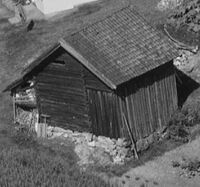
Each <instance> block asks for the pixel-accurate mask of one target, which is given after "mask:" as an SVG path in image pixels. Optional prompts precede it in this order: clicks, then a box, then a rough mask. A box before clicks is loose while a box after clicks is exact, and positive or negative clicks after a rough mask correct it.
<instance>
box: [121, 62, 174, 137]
mask: <svg viewBox="0 0 200 187" xmlns="http://www.w3.org/2000/svg"><path fill="white" fill-rule="evenodd" d="M120 89H121V92H123V93H118V94H119V95H121V96H122V95H124V96H125V97H124V99H122V101H121V102H122V106H123V107H122V112H124V113H125V116H126V118H127V120H128V122H129V124H130V126H131V129H132V132H133V135H134V137H135V139H141V138H143V137H146V136H148V135H150V134H151V133H152V132H153V131H155V130H156V129H159V128H161V127H162V126H164V125H166V123H167V122H168V121H169V119H170V116H171V115H172V114H173V112H174V111H175V110H176V108H177V91H176V80H175V74H174V67H173V64H172V63H168V64H166V65H164V66H162V67H160V68H157V69H156V70H154V71H152V72H150V73H147V74H145V75H144V76H141V77H140V78H138V79H135V80H133V81H131V82H129V83H128V84H126V85H123V87H122V88H120ZM118 92H119V91H118ZM122 98H123V97H122ZM123 129H125V128H123ZM123 135H124V136H127V132H124V133H123Z"/></svg>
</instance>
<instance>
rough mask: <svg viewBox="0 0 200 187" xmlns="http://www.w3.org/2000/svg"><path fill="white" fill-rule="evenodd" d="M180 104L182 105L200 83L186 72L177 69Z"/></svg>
mask: <svg viewBox="0 0 200 187" xmlns="http://www.w3.org/2000/svg"><path fill="white" fill-rule="evenodd" d="M176 75H177V94H178V106H179V107H182V106H183V104H184V103H185V101H186V100H187V98H188V96H189V95H190V94H191V93H192V92H193V91H194V90H196V89H198V88H199V86H200V85H199V83H197V82H196V81H195V80H193V79H192V78H190V77H189V76H187V75H186V74H185V73H184V72H182V71H180V70H178V69H176Z"/></svg>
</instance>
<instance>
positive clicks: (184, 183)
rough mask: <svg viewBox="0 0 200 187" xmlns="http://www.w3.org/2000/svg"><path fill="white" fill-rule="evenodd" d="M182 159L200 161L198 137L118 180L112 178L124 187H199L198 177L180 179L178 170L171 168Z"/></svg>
mask: <svg viewBox="0 0 200 187" xmlns="http://www.w3.org/2000/svg"><path fill="white" fill-rule="evenodd" d="M182 158H198V160H200V137H199V138H197V139H196V140H194V141H192V142H190V143H187V144H184V145H182V146H180V147H178V148H176V149H174V150H172V151H169V152H167V153H165V154H164V155H163V156H161V157H158V158H156V159H155V160H153V161H149V162H147V163H146V164H145V165H143V166H139V167H136V168H133V169H131V170H130V171H128V172H127V173H125V174H124V175H123V176H122V177H120V178H117V177H115V178H112V179H111V181H112V183H115V182H117V183H118V184H121V186H124V187H147V186H148V187H153V186H154V187H155V186H159V187H160V186H161V187H199V186H200V176H195V177H193V178H190V179H189V178H186V177H185V178H184V177H180V175H179V172H180V169H179V168H173V167H172V161H179V162H180V161H181V160H182Z"/></svg>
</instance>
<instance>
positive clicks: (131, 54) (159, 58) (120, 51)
mask: <svg viewBox="0 0 200 187" xmlns="http://www.w3.org/2000/svg"><path fill="white" fill-rule="evenodd" d="M62 43H63V45H65V46H66V50H68V52H70V53H71V54H72V55H73V56H75V57H76V56H78V57H79V58H78V59H79V60H80V61H85V62H86V64H87V65H88V66H89V69H90V67H91V69H92V70H93V71H96V72H97V75H98V74H99V75H100V77H103V79H104V81H107V84H108V85H110V87H113V88H114V87H116V86H118V85H120V84H122V83H124V82H126V81H128V80H130V79H132V78H135V77H137V76H140V75H142V74H144V73H146V72H148V71H150V70H152V69H154V68H156V67H158V66H160V65H162V64H165V63H167V62H169V61H171V60H172V59H174V58H175V57H177V56H178V52H177V50H176V49H175V46H174V45H173V44H172V42H171V41H170V40H169V39H168V38H167V37H166V36H164V35H163V34H162V33H160V32H158V31H157V30H156V29H154V28H153V27H151V26H150V25H149V24H148V23H147V22H146V21H145V20H144V19H143V18H142V17H141V16H140V15H139V14H138V13H137V12H136V10H135V9H134V8H133V7H132V6H128V7H124V8H122V9H120V10H117V11H116V12H114V13H112V14H111V15H108V16H107V17H105V18H104V19H100V20H99V21H97V22H95V23H93V24H91V25H89V26H87V27H85V28H82V29H81V30H79V31H78V32H75V33H73V34H71V35H70V36H67V37H65V38H64V40H62Z"/></svg>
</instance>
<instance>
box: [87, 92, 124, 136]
mask: <svg viewBox="0 0 200 187" xmlns="http://www.w3.org/2000/svg"><path fill="white" fill-rule="evenodd" d="M87 94H88V99H89V104H90V117H91V121H92V129H93V133H94V134H96V135H104V136H108V137H111V138H118V137H120V132H121V129H120V128H121V123H122V120H121V115H120V111H119V107H118V106H117V99H118V98H117V96H116V95H115V94H114V93H111V92H105V91H98V90H94V89H87Z"/></svg>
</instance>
